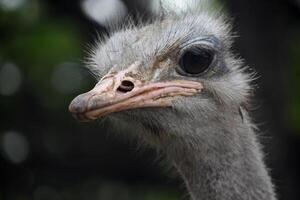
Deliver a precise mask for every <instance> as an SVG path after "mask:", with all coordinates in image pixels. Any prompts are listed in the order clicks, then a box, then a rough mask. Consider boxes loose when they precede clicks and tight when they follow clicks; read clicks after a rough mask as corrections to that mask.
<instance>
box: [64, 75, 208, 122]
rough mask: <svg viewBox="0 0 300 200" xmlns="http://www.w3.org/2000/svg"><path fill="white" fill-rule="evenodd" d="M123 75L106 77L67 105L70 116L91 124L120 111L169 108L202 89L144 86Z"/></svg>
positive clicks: (177, 84)
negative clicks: (176, 100) (175, 101)
mask: <svg viewBox="0 0 300 200" xmlns="http://www.w3.org/2000/svg"><path fill="white" fill-rule="evenodd" d="M127 74H129V73H128V72H127V73H125V72H119V73H117V74H108V75H106V76H105V77H103V78H102V79H101V80H100V81H99V83H97V84H96V86H95V87H94V88H93V89H92V90H91V91H89V92H87V93H84V94H81V95H79V96H77V97H76V98H75V99H74V100H73V101H72V102H71V104H70V106H69V110H70V112H71V113H72V114H73V115H74V117H75V118H77V119H78V120H79V121H92V120H95V119H97V118H100V117H102V116H106V115H108V114H111V113H115V112H120V111H123V110H130V109H135V108H149V107H170V106H172V101H173V100H174V99H175V98H176V97H179V96H192V95H194V94H196V93H198V92H200V91H201V90H202V88H203V86H202V84H201V83H199V82H194V81H186V80H176V81H169V82H158V83H148V84H146V83H142V82H141V81H139V80H136V79H134V78H132V76H131V77H128V76H126V75H127Z"/></svg>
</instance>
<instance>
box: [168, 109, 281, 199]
mask: <svg viewBox="0 0 300 200" xmlns="http://www.w3.org/2000/svg"><path fill="white" fill-rule="evenodd" d="M234 118H235V119H233V120H231V121H226V120H225V121H222V120H218V122H215V123H218V124H217V125H216V124H215V125H214V127H209V126H207V127H199V128H198V129H193V130H190V131H194V134H186V135H187V136H186V137H184V139H181V140H180V141H179V140H178V141H173V142H174V143H173V144H171V145H169V146H168V147H167V149H166V151H167V157H168V158H169V159H170V161H171V162H172V163H173V165H174V166H175V168H176V169H177V171H178V173H179V174H180V175H181V177H182V178H183V180H184V182H185V185H186V187H187V190H188V192H189V194H190V197H191V199H192V200H233V199H234V200H235V199H236V200H275V199H276V198H275V195H274V191H273V185H272V183H271V180H270V177H269V175H268V172H267V170H266V167H265V164H264V163H263V159H262V153H261V150H260V145H259V143H258V142H257V140H256V135H255V133H254V131H253V130H252V128H251V125H250V123H249V122H247V119H241V117H240V116H239V115H238V116H235V117H234ZM196 124H197V123H196ZM228 124H235V125H234V126H232V125H231V126H230V125H228ZM216 127H219V128H216ZM195 132H196V133H195ZM189 135H193V136H189ZM194 135H197V137H195V136H194ZM172 145H174V148H172ZM178 146H180V148H178Z"/></svg>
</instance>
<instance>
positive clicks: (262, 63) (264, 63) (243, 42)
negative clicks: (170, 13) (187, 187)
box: [0, 0, 300, 200]
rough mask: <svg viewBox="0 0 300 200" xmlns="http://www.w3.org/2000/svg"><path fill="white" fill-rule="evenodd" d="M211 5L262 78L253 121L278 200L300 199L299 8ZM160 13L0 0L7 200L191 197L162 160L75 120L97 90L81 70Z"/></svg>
mask: <svg viewBox="0 0 300 200" xmlns="http://www.w3.org/2000/svg"><path fill="white" fill-rule="evenodd" d="M186 1H188V0H186ZM166 2H172V1H167V0H166ZM180 2H181V1H177V3H179V4H180ZM206 3H207V4H208V5H209V6H211V9H214V8H218V7H220V6H221V7H223V9H224V11H225V12H227V13H228V14H229V16H232V18H233V27H234V31H236V32H237V33H238V35H239V37H238V38H236V43H235V45H234V48H233V49H234V51H235V52H238V53H239V55H241V57H242V58H244V59H245V60H246V63H247V64H249V65H250V66H252V67H253V68H254V69H255V70H256V71H257V73H258V76H259V78H258V79H257V80H256V81H255V84H257V88H256V96H257V99H256V100H255V101H254V105H255V106H256V109H255V110H254V111H253V116H254V117H255V121H256V122H257V124H258V126H259V128H260V129H261V130H262V132H263V134H262V141H263V143H264V145H265V151H266V152H267V156H266V159H267V162H268V165H269V166H270V168H271V169H272V171H271V173H272V177H273V180H274V182H275V184H276V187H277V188H276V189H277V191H278V196H279V199H286V200H296V199H297V200H298V199H299V196H300V191H299V188H300V181H299V180H300V2H299V1H298V0H274V1H259V0H253V1H239V0H226V1H225V0H223V1H222V0H219V1H217V0H215V1H206ZM158 5H159V4H158V3H157V1H155V0H153V1H151V0H123V1H121V0H89V1H80V0H65V1H63V0H0V112H1V116H0V117H1V119H0V124H1V126H0V163H1V165H0V170H1V171H0V200H2V199H3V200H27V199H28V200H29V199H31V200H32V199H33V200H47V199H49V200H69V199H72V200H76V199H78V200H79V199H80V200H90V199H99V200H117V199H122V200H134V199H137V200H141V199H143V200H144V199H145V200H148V199H149V200H150V199H157V200H177V199H186V196H185V195H184V194H185V193H184V190H183V189H182V187H181V186H182V184H181V182H180V181H179V180H178V179H177V178H175V177H172V176H171V175H169V174H168V173H167V171H166V170H165V169H164V168H163V167H161V166H160V165H159V164H158V163H157V162H153V160H155V158H156V155H155V153H154V152H152V151H151V150H146V151H143V152H137V150H136V146H135V144H131V143H129V142H127V141H124V140H123V139H120V138H118V136H117V134H115V133H112V132H113V131H111V130H110V129H109V124H106V123H103V124H98V123H93V124H80V123H78V122H76V121H75V120H74V119H73V118H72V116H71V115H70V114H69V112H68V105H69V103H70V101H71V100H72V98H74V97H75V96H76V95H77V94H80V93H81V92H85V91H87V90H89V89H90V88H91V87H92V86H93V84H95V81H94V79H93V77H92V76H91V75H90V73H89V72H88V71H87V70H86V69H85V68H84V67H83V64H82V63H83V60H84V57H85V55H86V53H85V51H86V50H87V47H86V46H87V44H91V43H92V41H94V40H95V38H96V37H97V33H100V35H101V34H102V33H106V31H107V30H106V29H105V26H106V21H107V20H114V21H116V22H119V23H121V22H122V19H123V18H124V16H125V15H127V14H130V15H132V16H133V17H134V19H136V20H139V16H143V18H144V19H147V18H148V17H151V15H152V14H153V13H155V12H157V6H158ZM103 6H104V7H105V8H106V9H103V8H104V7H103ZM179 7H180V6H179ZM84 13H88V14H87V15H86V14H84ZM116 13H118V15H116Z"/></svg>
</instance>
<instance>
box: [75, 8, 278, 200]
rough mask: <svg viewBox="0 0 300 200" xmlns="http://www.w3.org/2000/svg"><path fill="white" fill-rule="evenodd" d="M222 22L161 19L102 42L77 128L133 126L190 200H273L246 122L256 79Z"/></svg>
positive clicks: (191, 15)
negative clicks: (105, 121)
mask: <svg viewBox="0 0 300 200" xmlns="http://www.w3.org/2000/svg"><path fill="white" fill-rule="evenodd" d="M230 29H231V28H230V25H229V23H228V22H227V20H226V18H224V17H223V16H222V15H219V14H212V13H208V12H206V11H201V12H198V11H192V10H191V11H189V12H188V13H182V14H174V13H171V12H170V13H165V14H164V15H162V16H160V17H158V18H157V19H156V20H154V21H152V22H150V23H148V24H143V25H138V26H133V25H132V26H127V27H125V28H124V27H123V28H122V29H121V30H118V31H116V32H114V33H113V34H112V35H111V37H109V38H107V40H106V41H104V42H98V43H97V45H95V47H94V49H93V50H92V53H91V56H90V58H89V61H90V62H89V66H90V69H91V71H92V72H93V73H94V74H95V75H97V78H98V79H97V80H98V83H97V84H96V86H95V87H94V88H93V89H92V90H91V91H89V92H87V93H84V94H81V95H79V96H78V97H76V98H75V99H74V100H73V101H72V102H71V104H70V106H69V110H70V112H71V113H72V114H73V115H74V116H75V117H76V118H77V119H78V120H80V121H93V120H96V119H99V118H103V117H108V118H113V119H118V120H122V121H124V122H126V123H128V124H129V125H130V126H134V127H136V130H138V131H137V132H138V133H135V134H131V135H130V136H129V134H127V135H126V136H128V137H135V138H137V139H138V141H141V142H142V144H145V146H150V147H151V148H155V149H157V150H158V151H159V152H161V153H162V154H163V155H164V158H165V161H166V163H168V164H170V166H173V167H174V169H176V171H177V172H178V175H179V176H180V177H181V178H182V180H183V182H184V184H185V186H186V189H187V191H188V193H189V196H190V199H192V200H200V199H203V200H275V199H276V196H275V193H274V188H273V184H272V182H271V180H270V176H269V174H268V170H267V168H266V166H265V164H264V162H263V154H262V150H261V146H260V144H259V142H258V140H257V136H256V133H255V130H256V128H255V125H253V123H252V121H251V119H250V117H249V115H248V113H247V109H246V107H247V105H248V103H249V99H250V96H251V94H252V88H251V84H250V82H251V79H252V75H251V74H249V73H247V72H246V70H245V69H246V67H244V64H243V62H242V61H241V60H240V59H238V58H237V57H236V56H235V55H234V54H233V53H232V52H231V44H232V35H231V30H230Z"/></svg>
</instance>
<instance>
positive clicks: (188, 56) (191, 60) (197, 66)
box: [179, 49, 213, 74]
mask: <svg viewBox="0 0 300 200" xmlns="http://www.w3.org/2000/svg"><path fill="white" fill-rule="evenodd" d="M212 60H213V55H212V52H210V51H208V50H199V49H197V51H188V52H186V53H185V54H184V55H183V56H182V57H181V59H180V63H179V64H180V67H181V68H182V70H183V71H185V72H186V73H189V74H199V73H202V72H204V71H205V70H206V69H207V68H208V67H209V66H210V64H211V62H212Z"/></svg>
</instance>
